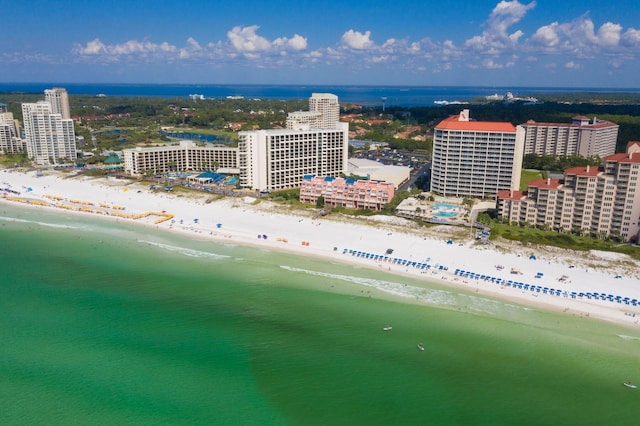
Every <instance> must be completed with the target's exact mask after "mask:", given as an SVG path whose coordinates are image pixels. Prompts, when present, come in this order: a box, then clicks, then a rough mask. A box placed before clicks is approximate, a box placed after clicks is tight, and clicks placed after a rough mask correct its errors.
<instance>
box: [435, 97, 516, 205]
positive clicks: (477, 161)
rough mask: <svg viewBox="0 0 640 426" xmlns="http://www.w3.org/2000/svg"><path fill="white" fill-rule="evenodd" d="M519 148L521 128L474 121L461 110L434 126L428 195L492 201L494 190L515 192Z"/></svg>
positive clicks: (506, 124) (494, 194) (500, 123)
mask: <svg viewBox="0 0 640 426" xmlns="http://www.w3.org/2000/svg"><path fill="white" fill-rule="evenodd" d="M523 147H524V129H522V127H520V126H518V127H515V126H514V125H513V124H511V123H503V122H489V121H474V120H471V119H470V118H469V110H468V109H465V110H463V111H462V112H461V113H460V114H459V115H456V116H452V117H449V118H447V119H445V120H443V121H441V122H440V123H439V124H438V125H437V126H436V127H435V130H434V135H433V159H432V164H431V192H434V193H436V194H440V195H444V196H453V197H477V198H495V196H496V193H497V192H498V191H503V190H515V189H518V186H519V184H520V173H521V168H522V158H523Z"/></svg>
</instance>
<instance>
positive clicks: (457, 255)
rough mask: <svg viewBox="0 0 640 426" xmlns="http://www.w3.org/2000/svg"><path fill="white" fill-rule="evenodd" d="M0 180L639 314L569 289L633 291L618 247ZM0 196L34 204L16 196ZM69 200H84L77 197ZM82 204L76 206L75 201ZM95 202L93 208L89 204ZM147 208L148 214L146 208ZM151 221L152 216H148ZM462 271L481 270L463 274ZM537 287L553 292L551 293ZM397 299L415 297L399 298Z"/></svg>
mask: <svg viewBox="0 0 640 426" xmlns="http://www.w3.org/2000/svg"><path fill="white" fill-rule="evenodd" d="M0 182H1V183H0V189H10V190H11V191H15V192H19V194H13V193H8V192H6V191H0V193H1V194H2V202H3V203H11V204H12V205H23V206H24V207H26V208H29V207H32V208H33V207H36V208H43V209H50V210H52V211H60V212H61V213H67V212H65V210H63V209H61V208H60V207H54V206H53V203H54V202H55V201H56V200H52V198H51V196H55V197H59V198H60V200H58V201H60V203H64V205H67V206H72V207H74V206H75V207H77V210H73V211H71V210H70V211H68V213H70V214H81V215H94V216H97V217H103V218H105V219H107V218H108V219H111V220H114V219H116V220H126V221H127V223H132V224H136V225H143V226H147V227H151V228H155V229H157V230H159V231H162V232H174V233H179V234H182V235H183V236H190V237H196V238H198V239H203V240H210V241H215V242H222V243H232V244H238V245H243V246H251V247H255V248H261V249H267V250H274V251H281V252H287V253H289V254H293V255H297V256H308V257H314V258H318V259H323V260H327V261H335V262H339V263H342V264H349V265H353V266H357V267H363V268H367V269H369V270H378V271H383V272H385V273H389V274H393V275H395V276H398V277H407V278H411V279H417V280H422V281H428V282H431V283H435V284H437V285H438V286H442V287H446V288H450V289H456V290H463V291H465V292H467V293H474V294H477V295H481V296H486V297H488V298H493V299H499V300H503V301H508V302H512V303H516V304H520V305H524V306H529V307H533V308H537V309H542V310H547V311H551V312H559V313H564V314H568V315H574V316H581V317H585V318H586V317H591V318H598V319H602V320H606V321H609V322H614V323H617V324H619V325H626V326H631V327H637V326H638V319H640V304H638V305H636V306H634V305H632V304H628V303H622V302H620V303H618V302H617V301H616V300H615V299H614V300H608V299H607V300H600V299H599V300H594V299H587V298H586V297H577V296H576V297H572V295H571V293H572V292H575V293H576V294H579V293H594V292H597V293H598V294H607V295H609V294H611V295H613V296H618V295H619V296H621V297H627V298H629V299H637V300H640V286H638V285H637V283H638V280H639V278H640V277H639V276H638V273H639V272H637V271H640V265H639V262H636V261H634V260H633V259H631V258H630V257H628V256H626V255H621V254H618V253H609V252H593V251H592V252H588V254H587V253H578V252H573V251H568V250H562V249H555V248H551V247H523V246H518V245H517V244H513V243H509V242H506V241H499V242H497V243H494V244H491V245H490V246H489V247H487V246H481V245H478V244H477V243H475V242H474V241H473V240H472V239H471V238H470V237H469V235H468V231H466V230H460V229H459V228H452V227H447V226H438V227H434V228H428V229H425V228H420V227H418V226H417V225H415V224H414V223H413V222H410V221H407V220H405V219H401V218H397V217H391V216H377V217H375V216H374V217H368V218H367V220H368V221H369V223H366V224H365V223H363V220H356V219H354V218H351V217H339V218H336V217H322V218H313V217H312V215H313V213H314V212H313V211H312V210H309V211H300V210H296V211H287V209H288V208H287V207H286V206H281V205H276V204H272V203H270V202H268V201H261V202H258V203H256V202H255V199H253V198H251V197H245V198H222V199H218V200H212V199H211V198H210V194H202V195H200V194H193V195H191V194H189V196H182V195H180V194H175V193H173V194H170V193H165V192H162V193H159V192H153V191H150V190H149V189H148V188H146V187H145V186H143V185H141V184H139V183H135V182H134V183H130V182H123V181H119V180H111V179H110V178H77V177H71V176H65V175H62V174H60V173H58V172H54V173H51V174H46V175H44V176H37V175H36V173H35V172H23V171H14V170H7V169H4V170H3V171H2V172H0ZM7 196H9V197H18V198H23V199H27V198H28V199H30V200H34V201H38V203H37V204H26V203H17V202H16V201H15V200H14V201H11V200H10V199H8V198H7ZM70 200H73V201H80V200H84V201H82V202H80V203H76V204H77V206H76V204H73V203H70ZM82 203H85V204H82ZM88 203H93V209H89V208H88V207H89V206H90V204H88ZM83 206H84V207H85V211H81V210H80V208H81V207H83ZM108 206H111V207H114V206H117V207H122V210H121V213H126V214H127V215H131V216H137V217H138V218H137V219H132V218H122V216H121V217H118V216H115V215H112V214H111V213H114V212H115V209H113V208H108ZM67 210H69V209H67ZM90 210H93V212H90ZM98 210H100V211H101V212H100V213H96V212H97V211H98ZM118 210H119V209H118ZM150 212H151V213H153V214H151V215H147V213H150ZM158 215H160V216H159V217H160V218H159V217H158ZM162 215H164V216H165V217H164V218H162ZM169 215H172V216H171V217H169ZM160 219H163V220H160ZM156 220H160V221H159V222H158V223H155V221H156ZM388 249H392V250H393V252H392V254H388V253H387V251H388ZM385 257H386V259H385ZM461 270H462V271H467V272H473V273H477V274H478V275H479V277H483V276H484V277H487V278H478V279H475V278H469V277H468V276H467V277H463V276H462V275H461V274H460V273H459V271H461ZM513 271H516V273H514V272H513ZM616 277H620V278H616ZM491 279H493V281H492V280H491ZM509 280H511V281H512V282H519V283H522V284H529V285H531V286H536V287H538V286H539V287H540V289H539V291H531V290H525V289H524V287H521V288H518V287H517V286H511V285H506V284H504V283H506V282H507V281H509ZM497 282H502V283H503V284H497ZM544 288H547V289H554V290H556V291H557V292H559V293H554V294H553V295H551V294H549V292H548V291H544V290H543V289H544ZM378 290H379V291H380V292H385V290H384V289H378ZM385 294H388V295H390V296H393V300H399V298H405V296H404V295H399V294H396V293H394V292H389V291H386V292H385ZM404 300H405V301H406V302H407V303H414V301H412V300H411V299H408V298H405V299H404Z"/></svg>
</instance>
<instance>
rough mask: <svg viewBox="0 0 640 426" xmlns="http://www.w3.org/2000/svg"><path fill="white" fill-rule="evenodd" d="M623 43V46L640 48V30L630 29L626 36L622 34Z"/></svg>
mask: <svg viewBox="0 0 640 426" xmlns="http://www.w3.org/2000/svg"><path fill="white" fill-rule="evenodd" d="M621 42H622V44H623V45H625V46H628V47H630V48H638V47H640V30H636V29H633V28H629V29H628V30H627V31H626V32H625V33H624V34H622V39H621Z"/></svg>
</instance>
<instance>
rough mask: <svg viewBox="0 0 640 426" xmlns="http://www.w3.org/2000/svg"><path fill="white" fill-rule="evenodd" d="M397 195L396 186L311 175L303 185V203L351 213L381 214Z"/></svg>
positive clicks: (305, 179) (301, 193)
mask: <svg viewBox="0 0 640 426" xmlns="http://www.w3.org/2000/svg"><path fill="white" fill-rule="evenodd" d="M394 194H395V190H394V188H393V184H392V183H386V182H377V181H368V180H358V179H351V178H346V179H345V178H336V177H331V176H329V177H323V176H313V175H307V176H304V177H303V179H302V184H301V185H300V201H301V202H303V203H315V202H317V200H318V197H323V198H324V204H325V205H327V206H333V207H346V208H349V209H371V210H380V209H382V207H383V206H384V205H385V204H387V203H389V202H390V201H391V200H392V199H393V196H394Z"/></svg>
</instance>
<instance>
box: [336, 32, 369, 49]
mask: <svg viewBox="0 0 640 426" xmlns="http://www.w3.org/2000/svg"><path fill="white" fill-rule="evenodd" d="M370 37H371V31H365V33H364V34H362V33H361V32H358V31H353V30H349V31H347V32H346V33H344V34H342V43H344V45H345V46H347V47H350V48H351V49H356V50H363V49H371V48H372V47H374V46H375V43H374V42H373V41H371V40H370Z"/></svg>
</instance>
